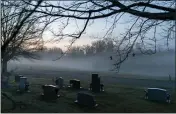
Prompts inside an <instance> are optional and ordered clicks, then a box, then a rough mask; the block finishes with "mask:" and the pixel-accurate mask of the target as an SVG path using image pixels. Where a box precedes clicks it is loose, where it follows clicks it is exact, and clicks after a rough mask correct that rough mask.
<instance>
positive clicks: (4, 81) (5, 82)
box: [1, 75, 9, 88]
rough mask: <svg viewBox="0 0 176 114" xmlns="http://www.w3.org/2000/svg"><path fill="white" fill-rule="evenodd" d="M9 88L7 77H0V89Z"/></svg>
mask: <svg viewBox="0 0 176 114" xmlns="http://www.w3.org/2000/svg"><path fill="white" fill-rule="evenodd" d="M8 87H9V77H8V76H4V75H2V76H1V88H8Z"/></svg>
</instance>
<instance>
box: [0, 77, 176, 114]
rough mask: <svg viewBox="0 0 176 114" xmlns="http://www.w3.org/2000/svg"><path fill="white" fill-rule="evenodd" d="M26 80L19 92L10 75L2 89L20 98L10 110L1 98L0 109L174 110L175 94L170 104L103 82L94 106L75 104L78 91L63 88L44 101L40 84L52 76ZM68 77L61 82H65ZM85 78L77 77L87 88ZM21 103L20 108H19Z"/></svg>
mask: <svg viewBox="0 0 176 114" xmlns="http://www.w3.org/2000/svg"><path fill="white" fill-rule="evenodd" d="M28 79H29V81H30V91H31V92H30V93H24V94H19V93H17V92H16V89H17V84H16V83H14V82H13V80H14V77H11V80H10V83H11V88H9V89H3V91H5V92H6V93H7V94H8V95H9V96H11V97H12V98H13V99H14V100H15V101H17V102H19V101H21V104H23V105H20V104H19V103H18V104H17V105H16V109H14V110H10V108H11V107H12V104H11V102H10V101H9V100H7V99H6V98H2V102H1V103H2V105H1V110H2V112H16V113H30V112H35V113H51V112H52V113H54V112H60V113H64V112H67V113H77V112H82V113H90V112H95V113H96V112H99V113H100V112H101V113H103V112H106V113H111V112H114V113H118V112H120V113H123V112H134V113H138V112H141V113H142V112H162V113H164V112H170V113H171V112H176V108H175V107H176V94H174V93H173V92H172V93H171V98H172V101H171V104H166V103H158V102H152V101H148V100H145V99H144V94H145V93H144V89H145V88H144V87H134V86H128V85H121V84H115V83H113V84H111V83H109V84H106V85H105V92H102V93H97V94H94V95H95V99H96V102H97V103H98V104H99V106H98V107H97V108H95V109H90V108H86V107H79V106H78V105H76V104H75V103H74V101H75V100H76V95H77V93H78V91H76V90H69V89H63V90H60V91H59V94H60V95H61V97H60V98H58V99H57V101H55V102H46V101H43V100H40V94H41V93H42V88H41V85H42V84H54V83H53V81H52V78H35V77H31V78H28ZM68 81H69V80H68V79H67V80H65V84H68ZM88 84H89V83H88V81H81V86H82V87H83V88H88V87H89V86H88ZM20 106H21V108H20Z"/></svg>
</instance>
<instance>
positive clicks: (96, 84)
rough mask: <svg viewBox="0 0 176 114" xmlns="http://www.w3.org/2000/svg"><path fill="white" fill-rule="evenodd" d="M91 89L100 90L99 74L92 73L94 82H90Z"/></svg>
mask: <svg viewBox="0 0 176 114" xmlns="http://www.w3.org/2000/svg"><path fill="white" fill-rule="evenodd" d="M90 89H91V90H92V91H93V92H100V77H98V74H92V83H91V84H90Z"/></svg>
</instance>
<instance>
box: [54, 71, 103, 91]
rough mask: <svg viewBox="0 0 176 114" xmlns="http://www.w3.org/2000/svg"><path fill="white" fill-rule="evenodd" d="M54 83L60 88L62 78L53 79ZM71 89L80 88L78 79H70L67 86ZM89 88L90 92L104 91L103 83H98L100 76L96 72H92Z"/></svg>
mask: <svg viewBox="0 0 176 114" xmlns="http://www.w3.org/2000/svg"><path fill="white" fill-rule="evenodd" d="M55 84H56V85H57V86H59V87H60V88H62V87H64V80H63V78H62V77H60V78H58V79H56V80H55ZM68 87H70V88H73V89H81V88H82V87H81V82H80V80H78V79H72V80H70V85H69V86H68ZM89 90H91V91H92V92H100V91H104V85H103V84H101V83H100V77H99V76H98V74H92V82H91V83H90V87H89Z"/></svg>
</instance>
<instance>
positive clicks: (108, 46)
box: [106, 40, 114, 52]
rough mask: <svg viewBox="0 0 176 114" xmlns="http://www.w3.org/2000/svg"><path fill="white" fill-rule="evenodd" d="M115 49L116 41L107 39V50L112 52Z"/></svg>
mask: <svg viewBox="0 0 176 114" xmlns="http://www.w3.org/2000/svg"><path fill="white" fill-rule="evenodd" d="M113 50H114V43H113V41H112V40H108V41H106V51H107V52H112V51H113Z"/></svg>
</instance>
